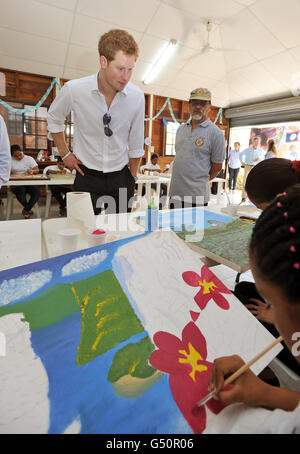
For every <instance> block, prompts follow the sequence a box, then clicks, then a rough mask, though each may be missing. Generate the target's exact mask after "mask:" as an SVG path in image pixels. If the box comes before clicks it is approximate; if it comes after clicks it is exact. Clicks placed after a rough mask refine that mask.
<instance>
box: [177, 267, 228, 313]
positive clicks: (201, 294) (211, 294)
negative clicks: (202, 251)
mask: <svg viewBox="0 0 300 454" xmlns="http://www.w3.org/2000/svg"><path fill="white" fill-rule="evenodd" d="M182 278H183V280H184V282H185V283H186V284H188V285H190V286H191V287H200V290H199V291H198V293H197V294H196V296H195V297H194V300H195V301H196V303H197V304H198V306H199V307H200V309H201V310H203V309H204V308H205V307H206V305H207V303H208V302H209V301H210V300H211V299H213V300H214V301H215V303H217V305H218V306H219V307H220V308H221V309H225V310H227V309H229V308H230V306H229V303H228V301H227V299H226V298H225V297H224V296H223V295H222V293H231V292H230V290H228V288H227V287H225V285H224V284H222V282H221V281H220V280H219V279H218V278H217V277H216V276H215V275H214V274H213V273H212V272H211V271H210V269H209V268H207V266H203V267H202V269H201V276H199V274H197V273H195V272H194V271H186V272H184V273H182Z"/></svg>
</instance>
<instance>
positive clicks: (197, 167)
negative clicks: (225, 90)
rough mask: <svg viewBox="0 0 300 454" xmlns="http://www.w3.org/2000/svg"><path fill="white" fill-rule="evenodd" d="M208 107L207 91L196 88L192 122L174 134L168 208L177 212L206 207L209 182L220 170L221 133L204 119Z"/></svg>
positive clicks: (222, 142) (192, 98)
mask: <svg viewBox="0 0 300 454" xmlns="http://www.w3.org/2000/svg"><path fill="white" fill-rule="evenodd" d="M210 107H211V93H210V91H209V90H207V89H206V88H196V89H195V90H193V91H192V92H191V94H190V99H189V110H190V114H191V119H190V120H189V121H188V122H187V123H185V124H183V125H181V126H179V128H178V129H177V133H176V142H175V151H176V156H175V160H174V165H173V172H172V179H171V185H170V208H179V207H181V206H182V202H184V207H187V206H201V205H207V203H208V201H209V195H210V187H209V181H210V180H212V179H213V178H215V177H216V176H217V174H218V173H219V172H220V170H221V169H222V163H223V161H224V159H225V139H224V134H223V132H222V131H221V129H219V128H218V127H217V126H216V125H215V124H214V123H212V122H211V121H210V120H209V118H208V117H207V116H208V113H209V111H210ZM184 198H185V200H184ZM179 201H180V202H179Z"/></svg>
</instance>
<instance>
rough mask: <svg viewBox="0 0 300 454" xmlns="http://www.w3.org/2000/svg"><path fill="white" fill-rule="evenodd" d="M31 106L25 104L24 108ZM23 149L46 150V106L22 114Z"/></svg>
mask: <svg viewBox="0 0 300 454" xmlns="http://www.w3.org/2000/svg"><path fill="white" fill-rule="evenodd" d="M30 107H31V106H29V105H25V106H24V109H28V108H30ZM23 133H24V150H47V148H48V141H47V107H39V108H38V109H37V110H33V111H31V112H28V113H25V114H24V123H23Z"/></svg>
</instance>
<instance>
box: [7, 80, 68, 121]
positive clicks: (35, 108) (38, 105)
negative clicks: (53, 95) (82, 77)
mask: <svg viewBox="0 0 300 454" xmlns="http://www.w3.org/2000/svg"><path fill="white" fill-rule="evenodd" d="M55 85H57V86H58V88H59V89H61V85H60V82H59V80H58V78H57V77H55V78H54V79H53V80H52V82H51V85H50V86H49V87H48V89H47V91H46V92H45V94H44V95H43V96H42V98H41V99H40V100H39V102H38V103H37V104H36V105H35V106H31V107H29V108H27V109H16V108H15V107H12V106H10V105H9V104H8V103H7V102H5V101H3V100H2V99H0V104H1V105H2V106H4V107H6V108H7V109H8V110H9V111H10V112H15V113H17V114H26V113H29V112H33V111H35V110H37V109H38V108H39V107H41V105H43V104H44V102H45V100H46V99H47V98H48V96H49V94H50V92H51V90H52V89H53V87H54V86H55Z"/></svg>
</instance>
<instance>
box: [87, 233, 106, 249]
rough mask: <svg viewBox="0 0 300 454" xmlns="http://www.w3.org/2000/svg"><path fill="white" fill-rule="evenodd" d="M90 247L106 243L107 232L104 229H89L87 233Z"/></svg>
mask: <svg viewBox="0 0 300 454" xmlns="http://www.w3.org/2000/svg"><path fill="white" fill-rule="evenodd" d="M87 238H88V246H89V247H93V246H99V245H100V244H103V243H105V239H106V232H105V230H102V229H89V230H88V231H87Z"/></svg>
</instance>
